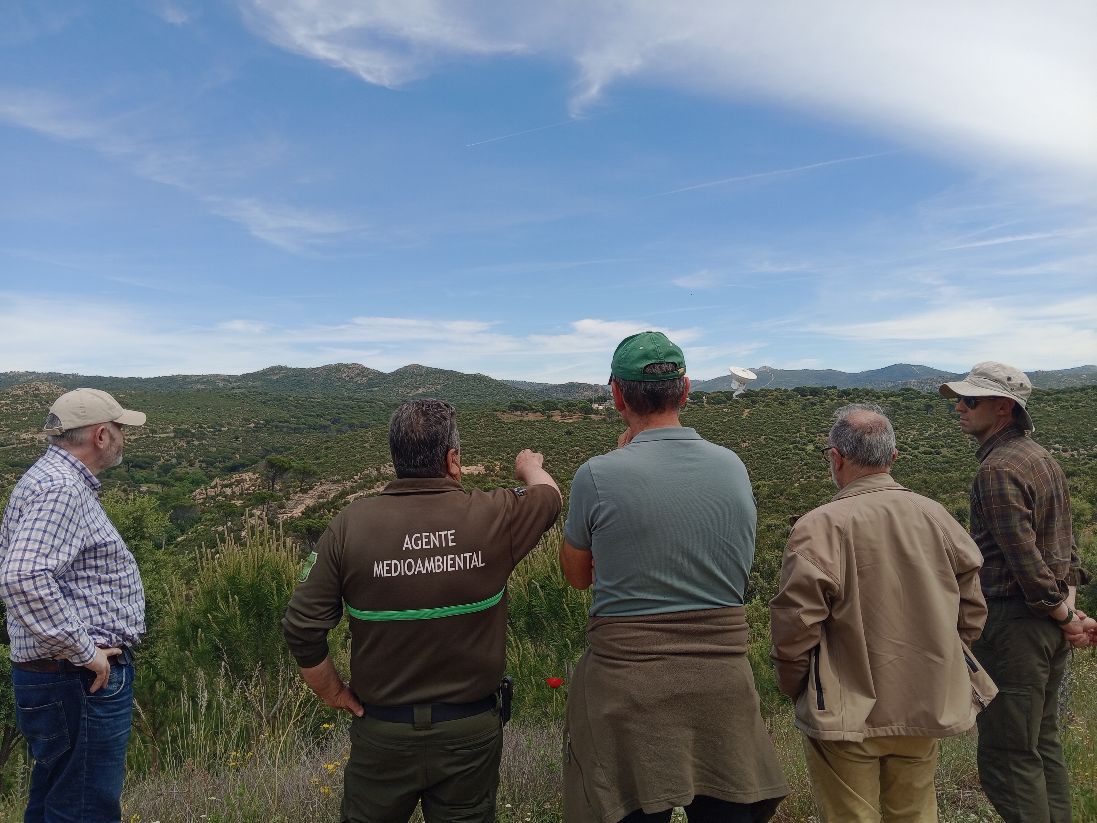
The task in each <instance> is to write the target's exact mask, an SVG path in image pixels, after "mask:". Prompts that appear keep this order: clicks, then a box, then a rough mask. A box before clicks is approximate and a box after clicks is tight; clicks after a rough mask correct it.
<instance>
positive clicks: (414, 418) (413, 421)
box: [389, 397, 461, 477]
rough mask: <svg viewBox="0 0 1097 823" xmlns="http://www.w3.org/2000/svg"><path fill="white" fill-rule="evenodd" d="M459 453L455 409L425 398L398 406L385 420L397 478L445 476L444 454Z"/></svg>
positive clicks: (459, 441) (440, 401)
mask: <svg viewBox="0 0 1097 823" xmlns="http://www.w3.org/2000/svg"><path fill="white" fill-rule="evenodd" d="M450 449H456V450H457V451H460V450H461V438H460V435H459V434H458V433H457V409H455V408H454V407H453V406H452V405H451V404H449V403H447V402H445V401H444V400H435V399H434V398H433V397H427V398H423V399H420V400H408V401H406V402H404V403H401V404H400V405H399V406H398V407H397V408H396V411H394V412H393V413H392V419H391V420H390V421H389V451H390V452H391V453H392V466H393V468H394V469H395V470H396V476H397V477H445V476H446V474H447V464H446V455H447V454H448V453H449V450H450Z"/></svg>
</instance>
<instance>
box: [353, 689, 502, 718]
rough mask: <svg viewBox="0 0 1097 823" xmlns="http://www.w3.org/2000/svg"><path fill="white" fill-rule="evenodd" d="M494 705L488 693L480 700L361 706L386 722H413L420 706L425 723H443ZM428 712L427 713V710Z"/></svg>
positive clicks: (474, 713) (483, 710) (365, 704)
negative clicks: (413, 704)
mask: <svg viewBox="0 0 1097 823" xmlns="http://www.w3.org/2000/svg"><path fill="white" fill-rule="evenodd" d="M495 706H496V699H495V695H494V694H492V695H488V696H487V697H485V698H483V699H482V700H474V701H472V702H471V703H427V704H425V705H423V706H422V707H417V706H371V705H369V704H368V703H363V704H362V708H363V709H365V710H366V714H368V715H369V716H370V717H374V718H376V719H378V720H384V721H386V722H388V723H415V722H416V718H415V710H416V708H420V712H421V716H422V720H420V722H424V721H425V722H426V723H428V724H429V723H444V722H446V721H447V720H460V719H461V718H463V717H472V716H473V715H476V714H482V713H484V712H486V711H488V710H489V709H494V708H495ZM428 709H429V710H430V714H429V715H428V714H427V710H428Z"/></svg>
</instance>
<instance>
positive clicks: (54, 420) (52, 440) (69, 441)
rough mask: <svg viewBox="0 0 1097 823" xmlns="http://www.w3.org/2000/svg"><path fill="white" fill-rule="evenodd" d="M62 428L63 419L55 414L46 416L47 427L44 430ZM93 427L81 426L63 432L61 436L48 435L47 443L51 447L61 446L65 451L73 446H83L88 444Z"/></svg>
mask: <svg viewBox="0 0 1097 823" xmlns="http://www.w3.org/2000/svg"><path fill="white" fill-rule="evenodd" d="M60 427H61V418H60V417H58V416H57V415H56V414H54V413H53V412H50V413H49V414H48V415H46V425H44V426H43V427H42V428H43V429H58V428H60ZM92 428H93V427H92V426H80V427H79V428H77V429H67V430H66V431H63V432H61V434H47V435H46V442H47V443H49V444H50V445H51V446H59V447H61V448H63V449H68V448H72V447H73V446H83V445H84V444H85V443H87V442H88V438H89V437H90V436H91V430H92Z"/></svg>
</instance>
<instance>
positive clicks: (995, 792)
mask: <svg viewBox="0 0 1097 823" xmlns="http://www.w3.org/2000/svg"><path fill="white" fill-rule="evenodd" d="M971 650H972V651H973V652H974V653H975V656H976V657H977V658H978V660H979V662H980V663H982V664H983V668H984V669H986V671H987V674H989V675H990V676H991V678H993V679H994V682H995V683H996V684H997V685H998V696H997V697H996V698H994V700H992V701H991V703H990V705H989V706H988V707H987V708H986V709H984V710H983V711H982V712H980V714H979V719H978V723H979V749H978V761H979V782H980V783H981V784H982V786H983V791H985V792H986V794H987V797H988V798H989V799H990V802H991V803H992V804H993V805H994V808H995V810H996V811H997V812H998V814H1000V815H1001V816H1002V819H1003V820H1004V821H1006V823H1069V821H1070V778H1069V776H1068V775H1067V767H1066V761H1065V760H1064V758H1063V749H1062V746H1061V745H1060V743H1059V718H1058V712H1059V686H1060V684H1062V682H1063V676H1064V675H1065V674H1066V667H1067V660H1068V659H1069V657H1070V644H1069V643H1068V642H1067V640H1066V638H1065V637H1064V636H1063V633H1062V631H1061V630H1060V629H1059V627H1058V626H1056V625H1055V624H1054V623H1053V622H1052V621H1051V620H1049V619H1048V618H1047V617H1045V616H1042V615H1037V614H1034V613H1033V612H1032V611H1031V610H1030V609H1029V608H1028V606H1026V605H1025V603H1024V601H1023V600H1022V599H1021V598H1020V597H991V598H987V622H986V625H985V626H984V627H983V635H982V637H980V638H979V639H978V640H976V641H975V643H973V644H972V646H971Z"/></svg>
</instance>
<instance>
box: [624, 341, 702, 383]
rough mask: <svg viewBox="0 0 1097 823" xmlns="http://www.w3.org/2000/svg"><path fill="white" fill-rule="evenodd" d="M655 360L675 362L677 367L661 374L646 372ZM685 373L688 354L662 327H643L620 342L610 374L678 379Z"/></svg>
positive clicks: (631, 377)
mask: <svg viewBox="0 0 1097 823" xmlns="http://www.w3.org/2000/svg"><path fill="white" fill-rule="evenodd" d="M652 363H673V364H674V365H676V366H677V367H678V368H677V369H675V370H674V371H669V372H663V373H661V374H645V373H644V367H645V366H650V365H651V364H652ZM685 373H686V356H685V355H684V354H682V350H681V349H680V348H678V347H677V346H676V345H674V344H673V343H671V342H670V340H669V339H668V338H667V336H666V335H665V334H663V333H662V332H661V331H642V332H640V333H639V334H634V335H632V336H631V337H626V338H625V339H624V340H622V341H621V342H620V343H618V344H617V348H616V349H615V350H614V352H613V361H612V362H611V363H610V367H609V375H610V378H611V379H612V378H614V377H616V378H617V379H618V380H648V381H655V380H677V379H678V378H679V377H682V376H684V375H685Z"/></svg>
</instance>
